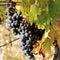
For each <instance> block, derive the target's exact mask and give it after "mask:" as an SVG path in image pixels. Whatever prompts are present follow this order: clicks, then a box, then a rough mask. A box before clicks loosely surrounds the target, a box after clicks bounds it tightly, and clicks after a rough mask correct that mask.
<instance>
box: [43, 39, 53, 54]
mask: <svg viewBox="0 0 60 60" xmlns="http://www.w3.org/2000/svg"><path fill="white" fill-rule="evenodd" d="M52 42H53V40H51V39H46V41H45V42H44V43H43V50H44V52H48V53H50V52H51V48H50V46H51V44H52Z"/></svg>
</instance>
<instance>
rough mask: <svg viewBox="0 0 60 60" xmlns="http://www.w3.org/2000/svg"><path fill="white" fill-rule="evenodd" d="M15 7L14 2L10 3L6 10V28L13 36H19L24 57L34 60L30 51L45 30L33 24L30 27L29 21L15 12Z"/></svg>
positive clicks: (18, 12)
mask: <svg viewBox="0 0 60 60" xmlns="http://www.w3.org/2000/svg"><path fill="white" fill-rule="evenodd" d="M15 6H16V4H15V2H11V4H10V6H9V7H8V9H7V10H6V15H7V16H8V19H7V20H8V23H7V24H8V28H9V29H11V30H12V31H13V33H14V34H15V35H17V34H19V35H20V47H21V49H22V52H23V53H24V55H26V56H28V58H29V59H32V60H35V58H34V55H33V53H32V52H31V51H32V49H33V45H34V44H35V43H36V42H37V40H41V38H42V36H43V34H44V32H45V29H38V27H37V25H36V23H35V22H33V23H32V25H31V24H30V22H29V19H25V18H24V17H23V16H22V12H21V11H17V10H16V9H15Z"/></svg>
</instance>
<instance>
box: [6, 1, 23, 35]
mask: <svg viewBox="0 0 60 60" xmlns="http://www.w3.org/2000/svg"><path fill="white" fill-rule="evenodd" d="M21 14H22V13H21V12H19V11H16V9H15V3H13V2H12V3H11V5H10V6H9V7H8V9H7V10H6V15H7V16H8V19H7V20H8V23H7V24H8V28H9V29H11V30H12V31H13V33H14V34H15V35H17V34H20V32H19V31H18V29H19V27H20V23H21V21H22V20H23V17H22V16H21Z"/></svg>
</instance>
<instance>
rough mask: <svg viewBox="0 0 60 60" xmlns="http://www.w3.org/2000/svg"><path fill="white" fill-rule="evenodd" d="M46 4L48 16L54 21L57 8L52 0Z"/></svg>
mask: <svg viewBox="0 0 60 60" xmlns="http://www.w3.org/2000/svg"><path fill="white" fill-rule="evenodd" d="M48 3H49V4H48V10H49V15H50V17H51V18H52V19H53V20H55V19H56V17H57V6H56V4H55V2H54V1H53V0H49V2H48Z"/></svg>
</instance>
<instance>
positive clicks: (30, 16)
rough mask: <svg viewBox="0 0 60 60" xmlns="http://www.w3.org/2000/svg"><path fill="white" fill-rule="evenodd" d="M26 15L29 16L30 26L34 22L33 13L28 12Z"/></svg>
mask: <svg viewBox="0 0 60 60" xmlns="http://www.w3.org/2000/svg"><path fill="white" fill-rule="evenodd" d="M28 15H29V22H30V24H32V23H33V22H34V16H33V13H32V12H29V13H28Z"/></svg>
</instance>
